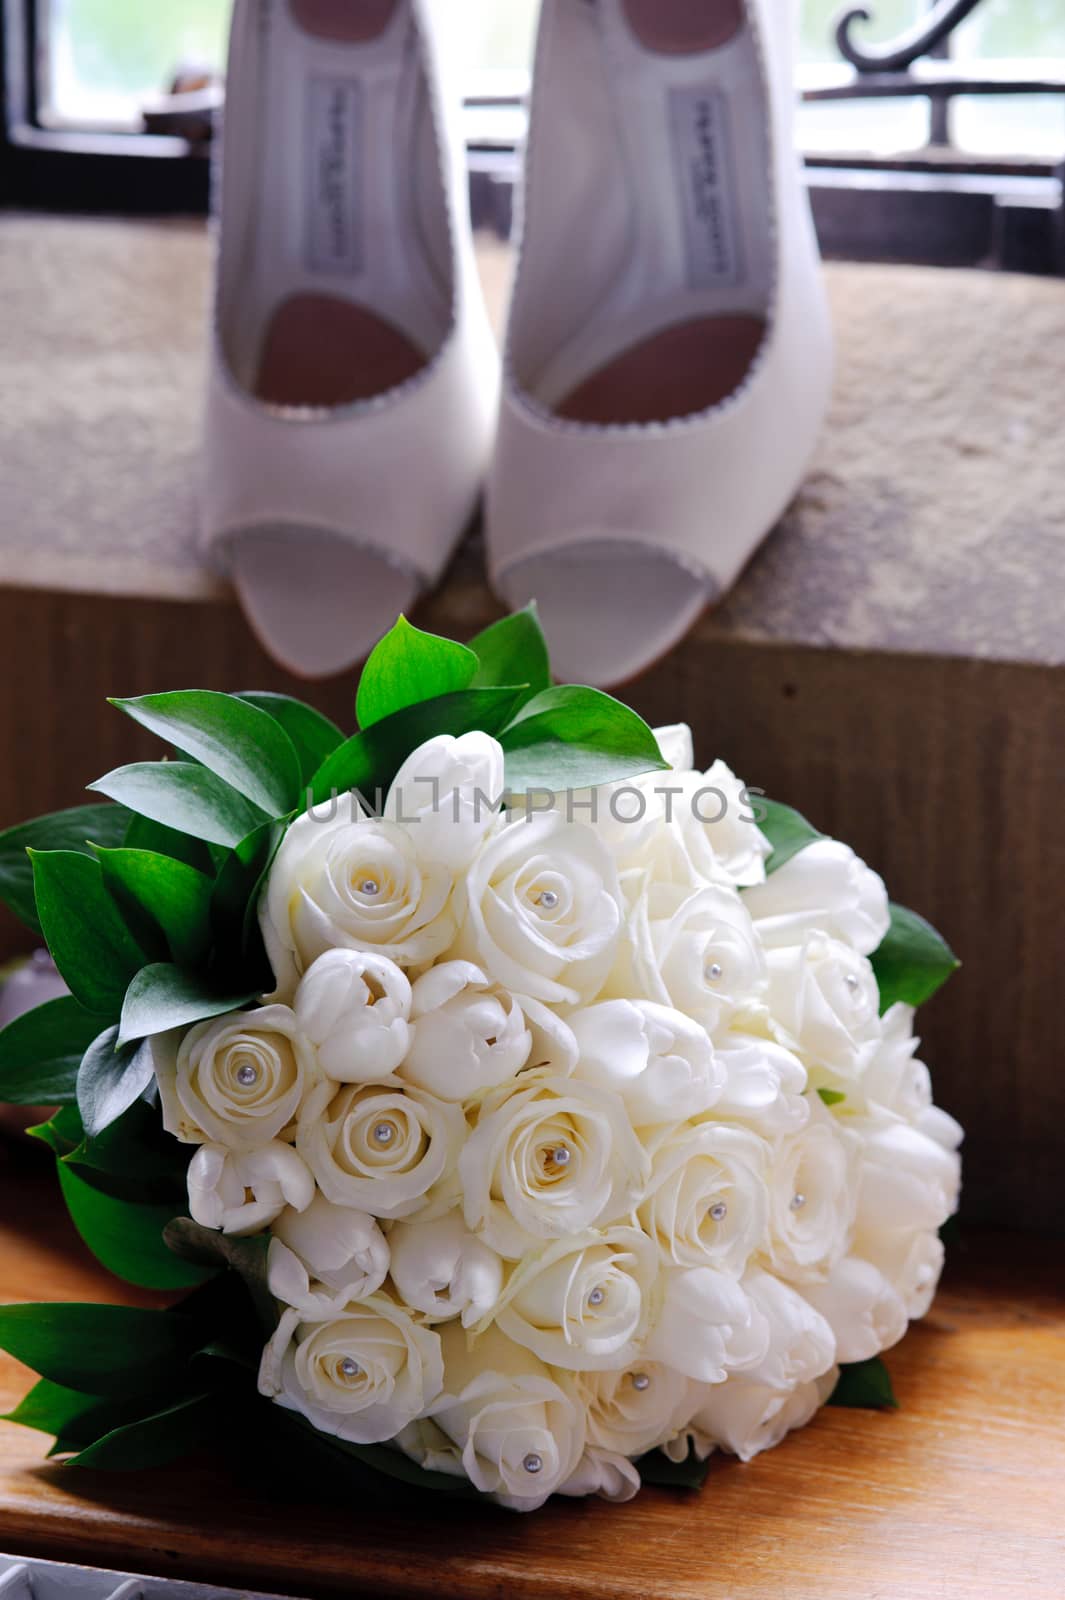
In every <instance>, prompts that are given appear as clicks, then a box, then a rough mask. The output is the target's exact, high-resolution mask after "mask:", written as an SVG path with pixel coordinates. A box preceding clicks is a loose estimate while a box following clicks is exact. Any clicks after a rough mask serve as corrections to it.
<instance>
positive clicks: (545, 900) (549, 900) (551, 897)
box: [536, 889, 558, 911]
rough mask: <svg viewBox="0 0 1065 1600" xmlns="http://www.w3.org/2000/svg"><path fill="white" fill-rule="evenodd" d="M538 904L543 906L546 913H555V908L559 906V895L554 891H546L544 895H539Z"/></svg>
mask: <svg viewBox="0 0 1065 1600" xmlns="http://www.w3.org/2000/svg"><path fill="white" fill-rule="evenodd" d="M536 904H537V905H538V906H543V908H544V910H545V911H554V909H555V907H556V906H557V905H558V895H557V894H556V893H555V891H554V889H545V890H544V892H543V894H539V895H537V897H536Z"/></svg>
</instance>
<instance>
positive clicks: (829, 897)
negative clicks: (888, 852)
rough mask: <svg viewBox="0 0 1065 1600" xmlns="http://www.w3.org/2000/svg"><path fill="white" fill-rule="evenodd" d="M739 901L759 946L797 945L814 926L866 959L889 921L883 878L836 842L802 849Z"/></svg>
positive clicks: (879, 940) (845, 845) (815, 843)
mask: <svg viewBox="0 0 1065 1600" xmlns="http://www.w3.org/2000/svg"><path fill="white" fill-rule="evenodd" d="M743 898H744V902H745V904H746V906H747V910H748V911H749V912H750V913H751V916H752V917H753V918H754V921H755V925H756V926H757V928H758V936H759V938H760V939H761V941H762V943H763V944H765V945H792V944H801V943H802V941H803V938H804V936H805V935H806V934H807V933H811V932H812V931H813V930H814V929H815V928H816V929H819V930H820V932H821V933H827V934H828V935H830V937H831V938H833V939H838V940H839V941H840V943H841V944H846V945H850V947H851V949H852V950H857V952H858V954H859V955H863V956H871V955H872V953H873V951H874V950H876V949H877V948H878V947H879V946H880V944H881V943H882V942H883V939H884V935H885V934H886V933H887V931H888V927H889V926H890V923H891V913H890V911H889V909H888V896H887V890H886V889H885V887H884V880H883V879H882V878H881V877H880V876H879V875H878V874H877V873H875V872H874V871H873V870H872V868H871V867H867V866H866V864H865V862H864V861H860V860H859V859H858V857H857V856H856V855H855V853H854V851H853V850H852V849H851V847H850V845H847V844H841V843H840V842H839V841H838V840H836V839H816V840H815V841H814V842H813V843H812V844H808V845H806V846H805V848H804V849H802V850H800V851H798V853H797V854H796V855H793V856H792V858H791V860H790V861H786V862H785V863H784V865H783V866H782V867H780V868H779V869H778V870H777V871H776V872H774V873H773V874H772V875H771V876H770V877H769V878H767V879H766V881H765V883H763V884H760V885H759V886H758V887H756V888H751V889H748V890H747V892H746V893H745V895H744V897H743Z"/></svg>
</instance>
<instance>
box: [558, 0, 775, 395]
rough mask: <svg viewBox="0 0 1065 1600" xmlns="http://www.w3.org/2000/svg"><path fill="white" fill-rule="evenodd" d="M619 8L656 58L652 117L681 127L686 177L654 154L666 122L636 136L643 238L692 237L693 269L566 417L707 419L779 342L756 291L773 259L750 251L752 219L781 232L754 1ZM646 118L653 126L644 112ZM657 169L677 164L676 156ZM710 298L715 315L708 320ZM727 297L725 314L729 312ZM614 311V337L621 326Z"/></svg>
mask: <svg viewBox="0 0 1065 1600" xmlns="http://www.w3.org/2000/svg"><path fill="white" fill-rule="evenodd" d="M613 3H615V4H617V5H618V6H619V7H620V12H621V15H622V16H623V17H624V21H625V23H626V25H627V27H628V29H629V31H630V34H631V36H632V38H633V40H634V41H635V45H634V48H636V49H637V50H642V51H643V52H644V57H643V60H644V65H643V66H641V67H640V69H639V70H640V76H641V78H643V79H644V80H645V81H658V82H659V83H660V84H661V98H660V99H657V100H655V99H651V100H646V99H645V100H644V101H643V102H642V104H643V105H644V107H645V110H644V113H643V114H644V115H648V116H650V117H652V118H655V119H656V118H657V117H658V116H659V115H662V116H664V117H667V118H668V119H669V123H670V126H669V130H668V132H669V142H668V149H669V150H670V152H671V159H672V163H673V170H672V171H671V170H670V169H669V168H667V167H666V166H665V165H664V164H660V165H658V166H655V167H652V165H651V160H650V159H645V158H644V157H643V155H642V152H643V151H644V150H646V149H650V148H651V147H652V145H653V143H654V141H655V139H656V138H660V135H659V133H658V129H657V128H656V127H655V125H654V122H653V121H652V122H651V123H649V124H648V127H647V131H646V133H645V134H644V135H643V137H642V138H641V136H640V133H639V131H637V130H635V129H634V130H633V140H634V146H635V149H636V151H637V152H640V153H638V154H637V155H636V156H635V157H634V158H633V159H634V160H635V162H636V163H637V164H638V165H637V169H636V176H635V178H634V183H635V192H636V195H637V198H638V204H639V206H640V208H641V215H642V237H643V239H644V240H645V241H646V240H648V239H650V240H654V241H655V244H654V245H653V246H652V248H659V243H658V242H659V241H663V240H666V239H669V238H679V239H680V240H681V246H680V248H681V251H682V254H683V256H684V258H685V261H684V266H683V267H682V268H679V269H678V268H676V267H674V268H673V271H674V274H675V276H674V280H673V287H672V288H668V287H663V289H662V290H660V297H661V298H660V302H658V303H656V301H655V300H652V299H651V298H650V297H648V299H647V304H646V308H645V310H644V311H643V312H642V313H641V311H640V309H639V307H638V305H637V306H636V308H635V313H634V307H633V300H632V297H631V296H630V298H629V302H628V309H627V311H626V312H625V313H624V314H623V319H622V322H621V323H620V324H619V329H618V332H619V342H620V341H621V340H625V328H624V323H625V322H628V325H629V330H630V331H629V335H628V339H627V340H625V343H624V348H622V350H621V352H620V354H615V353H610V355H609V359H605V360H604V359H603V356H604V355H606V354H607V352H606V350H602V353H601V354H600V352H598V351H597V352H595V354H596V356H598V359H592V360H591V361H589V363H588V366H589V367H590V371H589V370H587V369H586V371H585V373H584V374H582V375H581V376H580V381H579V382H577V383H575V384H574V383H572V382H570V383H565V384H560V385H559V387H560V389H561V391H562V393H561V398H560V399H558V400H556V402H555V404H554V406H553V409H554V410H555V412H556V414H557V415H559V416H561V417H564V418H566V419H567V420H570V421H576V422H586V423H592V424H600V425H608V424H621V425H624V424H646V423H652V422H659V421H668V420H670V419H672V418H675V417H683V416H691V415H696V414H698V413H699V412H701V411H705V410H707V409H709V408H710V407H711V406H715V405H718V404H720V403H721V401H723V400H725V399H727V398H728V396H729V395H730V394H733V393H734V392H735V391H736V389H737V388H739V386H740V385H741V384H742V383H743V381H744V379H745V377H746V376H747V374H748V372H749V371H750V368H751V364H752V362H753V361H754V358H755V356H756V354H757V352H758V350H759V347H760V346H761V343H762V341H763V339H764V337H765V330H766V315H765V313H764V312H762V310H761V308H760V306H759V304H758V303H759V301H760V300H762V299H763V298H764V297H763V296H762V295H761V294H760V293H759V292H758V291H757V290H755V289H754V288H753V286H752V263H753V262H754V260H755V258H759V257H761V256H763V255H764V250H765V247H764V244H763V241H762V239H761V238H756V239H755V241H754V249H753V250H752V249H750V248H749V245H750V244H751V239H750V237H749V227H750V221H751V218H752V217H753V218H754V219H755V231H756V233H761V234H763V235H765V234H766V230H767V229H768V216H769V199H768V195H767V194H765V193H764V179H763V176H762V170H761V169H760V165H759V158H758V156H757V154H756V151H757V148H758V140H757V134H758V123H757V119H758V118H759V117H762V118H763V119H764V110H763V106H762V104H760V103H759V100H758V97H757V95H756V94H752V93H750V92H749V90H750V86H751V85H752V83H753V80H754V76H755V75H754V73H753V72H752V70H751V63H752V61H754V60H755V57H754V40H753V37H752V36H751V34H750V32H749V29H748V28H747V15H746V7H745V0H613ZM717 52H722V54H720V55H719V54H717ZM737 53H738V55H737ZM682 57H702V58H705V62H706V74H705V78H703V77H702V75H701V73H700V74H699V75H698V76H697V77H694V76H693V72H692V65H689V64H687V63H683V62H682V61H681V60H680V58H682ZM669 58H672V60H670V59H669ZM731 59H735V60H737V62H738V64H739V66H740V71H741V74H745V76H741V78H740V80H739V81H738V82H737V81H736V80H735V78H734V71H735V69H734V68H732V67H729V66H725V65H724V63H725V62H726V61H729V60H731ZM658 107H661V111H659V109H658ZM648 108H649V109H648ZM633 114H634V115H639V113H637V112H636V111H635V109H634V111H633ZM752 119H753V121H752ZM641 127H642V124H641ZM763 137H764V135H763ZM657 148H658V149H659V150H662V149H664V148H666V147H665V146H663V145H662V144H661V143H659V144H658V146H657ZM654 159H655V160H656V161H658V162H659V163H664V160H665V157H664V156H662V155H660V156H658V157H656V158H654ZM639 163H642V165H639ZM759 188H761V189H762V190H763V192H762V193H759V192H758V189H759ZM745 212H747V213H748V215H747V216H745V215H744V213H745ZM759 212H760V213H761V216H760V217H759ZM642 248H644V249H645V250H646V249H647V245H646V243H645V244H644V245H643V246H642ZM653 277H654V275H653V274H651V275H650V281H653ZM693 286H694V288H693ZM748 290H749V292H748ZM699 299H702V301H703V306H702V307H698V308H697V305H696V302H697V301H698V300H699ZM715 299H716V300H718V301H719V302H721V304H720V310H718V311H715V309H714V301H715ZM685 300H686V301H687V304H686V305H685V303H684V302H685ZM671 301H672V302H674V303H673V304H672V306H671V303H670V302H671ZM745 302H746V303H745ZM603 309H604V316H605V318H606V322H607V325H609V320H610V315H611V314H610V312H609V310H608V309H607V307H606V306H605V305H604V308H603ZM685 311H687V312H688V315H685ZM655 322H658V323H659V327H658V328H657V329H655V328H654V326H653V324H654V323H655ZM641 324H642V325H641Z"/></svg>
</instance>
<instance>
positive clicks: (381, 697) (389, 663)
mask: <svg viewBox="0 0 1065 1600" xmlns="http://www.w3.org/2000/svg"><path fill="white" fill-rule="evenodd" d="M477 666H478V662H477V657H476V656H475V655H474V653H473V651H472V650H467V648H466V646H465V645H464V644H456V643H455V641H454V640H453V639H441V638H439V637H438V636H437V635H436V634H435V633H423V632H422V631H421V629H420V628H412V627H411V625H410V623H409V622H408V621H407V619H406V617H400V618H399V620H398V621H397V623H396V625H395V627H394V628H392V629H391V630H390V631H389V632H388V633H386V634H385V636H384V638H383V639H382V640H381V642H380V644H378V645H377V646H376V647H375V649H374V650H373V651H371V653H370V657H369V660H368V661H367V662H366V665H365V666H364V667H363V669H362V677H361V678H360V680H359V693H358V698H357V700H356V704H355V712H356V715H357V717H358V719H359V726H360V728H363V729H366V728H369V727H372V726H373V724H374V723H377V722H381V721H383V720H384V718H385V717H391V716H393V715H394V714H395V713H396V712H397V711H405V710H406V709H407V707H408V706H414V705H418V704H419V703H420V702H421V701H423V700H435V699H437V698H439V697H440V696H441V695H446V694H456V693H458V692H459V691H460V690H462V689H467V688H468V687H469V686H470V684H471V683H472V682H473V679H474V675H475V674H476V672H477Z"/></svg>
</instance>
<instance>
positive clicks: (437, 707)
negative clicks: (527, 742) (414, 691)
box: [311, 689, 521, 805]
mask: <svg viewBox="0 0 1065 1600" xmlns="http://www.w3.org/2000/svg"><path fill="white" fill-rule="evenodd" d="M520 693H521V691H520V690H517V689H464V690H462V691H461V692H460V693H458V694H445V695H440V696H439V697H438V698H436V699H435V700H424V701H422V702H421V704H419V705H416V706H409V707H408V708H407V710H406V711H397V712H396V713H395V715H394V716H391V717H385V718H384V720H383V721H382V722H377V723H375V724H374V726H373V727H372V728H367V729H366V730H365V731H364V732H363V733H357V734H355V736H354V738H351V739H348V740H347V741H346V742H345V743H344V744H342V745H341V746H340V748H339V750H334V752H333V754H332V755H331V756H330V757H329V759H328V760H327V761H325V762H324V763H323V764H322V766H321V767H319V769H318V771H317V772H316V773H315V775H314V778H313V779H312V781H311V794H312V799H313V802H314V804H315V805H320V804H322V802H323V801H327V800H329V799H330V797H331V796H332V795H333V794H334V793H335V794H346V793H347V792H348V791H349V790H351V789H354V790H357V791H358V792H359V793H360V794H362V795H365V796H366V797H367V799H368V800H369V799H372V797H373V795H374V793H375V791H376V790H378V789H380V790H382V791H383V790H385V789H387V788H388V786H389V785H390V784H391V782H392V779H393V778H394V777H395V775H396V773H397V772H398V771H399V769H400V767H401V766H402V765H403V763H404V761H406V759H407V757H408V756H409V755H410V753H411V751H412V750H416V749H417V748H418V746H419V745H420V744H424V743H425V741H426V740H427V739H431V738H433V737H434V735H436V734H439V733H450V734H454V735H459V734H463V733H470V732H472V731H473V730H474V729H480V731H481V732H483V733H491V734H498V733H499V731H500V729H501V728H503V727H504V726H505V725H506V723H507V722H509V720H510V718H511V716H512V715H513V712H514V707H515V705H516V703H517V701H518V698H519V697H520Z"/></svg>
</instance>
